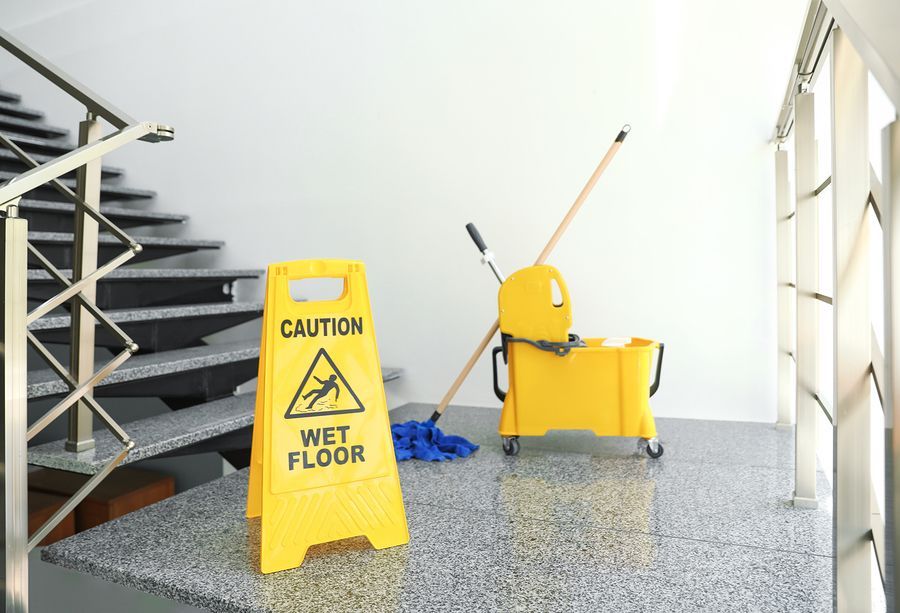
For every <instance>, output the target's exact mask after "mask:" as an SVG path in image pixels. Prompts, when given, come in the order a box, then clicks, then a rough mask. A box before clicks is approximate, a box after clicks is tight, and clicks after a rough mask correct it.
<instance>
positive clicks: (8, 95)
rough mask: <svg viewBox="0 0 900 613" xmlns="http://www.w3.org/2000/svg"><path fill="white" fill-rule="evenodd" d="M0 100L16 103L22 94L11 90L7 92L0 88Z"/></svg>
mask: <svg viewBox="0 0 900 613" xmlns="http://www.w3.org/2000/svg"><path fill="white" fill-rule="evenodd" d="M0 100H3V101H5V102H12V103H18V102H19V101H21V100H22V96H20V95H19V94H16V93H13V92H8V91H6V90H5V89H0Z"/></svg>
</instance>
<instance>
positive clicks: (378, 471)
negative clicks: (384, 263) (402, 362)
mask: <svg viewBox="0 0 900 613" xmlns="http://www.w3.org/2000/svg"><path fill="white" fill-rule="evenodd" d="M307 278H340V279H343V281H344V290H343V293H342V294H341V296H340V297H338V298H336V299H334V300H326V301H310V302H297V301H295V300H294V299H293V298H291V294H290V289H289V285H290V282H291V281H294V280H300V279H307ZM247 517H261V522H260V523H261V538H260V568H261V570H262V572H264V573H271V572H275V571H279V570H285V569H288V568H294V567H296V566H299V565H300V564H301V563H302V562H303V558H304V556H305V555H306V550H307V549H308V548H309V546H310V545H315V544H317V543H324V542H327V541H334V540H338V539H343V538H349V537H353V536H365V537H367V538H368V539H369V542H371V543H372V545H373V546H374V547H375V548H377V549H383V548H385V547H393V546H395V545H402V544H404V543H407V542H408V541H409V533H408V532H407V527H406V513H405V511H404V509H403V499H402V496H401V494H400V479H399V477H398V475H397V463H396V460H395V459H394V447H393V442H392V440H391V431H390V424H389V421H388V414H387V404H386V402H385V397H384V384H383V382H382V378H381V365H380V363H379V360H378V350H377V347H376V345H375V333H374V330H373V329H372V313H371V310H370V309H369V295H368V289H367V287H366V274H365V267H364V266H363V264H362V263H361V262H354V261H347V260H300V261H296V262H286V263H282V264H272V265H271V266H269V269H268V274H267V276H266V303H265V309H264V314H263V336H262V344H261V347H260V356H259V383H258V388H257V392H256V411H255V421H254V425H253V449H252V454H251V461H250V486H249V490H248V493H247Z"/></svg>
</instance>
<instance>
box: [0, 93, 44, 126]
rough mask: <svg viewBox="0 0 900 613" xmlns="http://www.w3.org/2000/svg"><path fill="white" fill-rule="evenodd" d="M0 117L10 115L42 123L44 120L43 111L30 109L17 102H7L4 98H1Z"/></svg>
mask: <svg viewBox="0 0 900 613" xmlns="http://www.w3.org/2000/svg"><path fill="white" fill-rule="evenodd" d="M0 115H9V116H10V117H18V118H20V119H30V120H32V121H40V120H42V119H43V118H44V114H43V113H42V112H41V111H38V110H36V109H30V108H28V107H27V106H22V105H21V104H19V103H17V102H13V103H11V102H7V101H6V100H3V99H2V98H0Z"/></svg>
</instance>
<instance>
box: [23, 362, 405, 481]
mask: <svg viewBox="0 0 900 613" xmlns="http://www.w3.org/2000/svg"><path fill="white" fill-rule="evenodd" d="M401 372H402V371H401V369H399V368H382V369H381V376H382V379H383V380H384V381H392V380H394V379H396V378H397V377H399V376H400V373H401ZM255 402H256V392H246V393H243V394H236V395H234V396H229V397H227V398H220V399H218V400H213V401H211V402H205V403H203V404H199V405H197V406H193V407H189V408H187V409H182V410H180V411H172V412H171V413H163V414H161V415H153V416H151V417H147V418H144V419H138V420H135V421H132V422H128V423H126V424H123V425H122V427H123V428H124V430H125V431H126V432H127V433H128V436H129V437H131V439H132V440H133V441H134V442H135V446H134V448H133V449H132V450H131V452H130V453H129V454H128V455H127V456H126V457H125V459H124V460H123V461H122V464H130V463H132V462H138V461H140V460H146V459H147V458H151V457H154V456H158V455H161V454H163V453H167V452H169V451H174V450H176V449H182V448H184V447H188V446H190V445H193V444H195V443H199V442H201V441H205V440H208V439H211V438H214V437H217V436H221V435H223V434H228V433H229V432H234V431H235V430H240V429H241V428H246V427H247V426H250V425H252V424H253V409H254V404H255ZM94 443H95V445H94V448H93V449H90V450H88V451H84V452H81V453H73V452H71V451H66V448H65V440H64V439H60V440H57V441H52V442H49V443H43V444H41V445H35V446H34V447H30V448H29V449H28V463H29V464H32V465H35V466H45V467H47V468H57V469H59V470H67V471H69V472H76V473H82V474H86V475H90V474H94V473H97V472H99V471H100V469H101V468H103V466H105V465H106V464H107V463H108V462H109V461H110V460H111V459H112V458H113V457H115V456H116V455H118V454H119V453H120V452H121V451H122V444H121V443H120V442H119V441H118V439H116V438H115V437H114V436H113V435H112V434H110V432H109V430H107V429H105V428H101V429H98V430H95V431H94Z"/></svg>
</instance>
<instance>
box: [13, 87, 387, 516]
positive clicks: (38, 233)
mask: <svg viewBox="0 0 900 613" xmlns="http://www.w3.org/2000/svg"><path fill="white" fill-rule="evenodd" d="M0 132H2V133H3V134H5V135H6V136H7V137H8V138H9V139H10V140H12V141H13V142H14V143H16V144H17V145H18V146H19V147H21V148H22V149H23V150H25V151H26V152H28V153H29V154H30V155H31V156H32V157H33V158H34V159H35V160H36V161H38V162H41V163H43V162H46V161H49V160H51V159H53V158H56V157H58V156H60V155H64V154H66V153H68V152H70V151H71V150H73V149H74V147H75V145H74V144H72V143H71V142H70V140H69V138H70V135H69V132H68V131H67V130H65V129H62V128H58V127H55V126H52V125H48V124H47V123H45V122H44V115H43V113H41V112H40V111H38V110H34V109H32V108H28V107H26V106H23V105H22V104H21V99H20V96H19V95H17V94H15V93H12V92H8V91H4V90H2V89H0ZM26 170H28V167H27V166H26V165H25V164H23V163H22V162H21V161H20V160H19V158H18V157H17V156H16V155H14V154H13V153H12V152H11V151H9V150H7V149H5V148H2V147H0V183H2V182H5V181H7V180H9V179H12V178H13V177H16V176H17V175H19V174H20V173H22V172H24V171H26ZM124 175H125V171H124V170H123V169H121V168H116V167H112V166H105V165H104V166H103V168H102V186H101V189H100V194H101V205H100V212H101V213H103V214H104V215H106V217H108V218H109V219H110V220H111V221H113V222H114V223H116V224H117V225H118V226H119V227H121V228H126V229H129V233H130V234H131V235H132V237H133V238H134V240H135V242H137V243H139V244H140V245H141V246H142V247H143V249H142V250H141V251H140V253H138V254H137V255H136V256H135V257H134V258H133V259H131V260H130V261H129V262H128V265H127V266H124V267H121V268H118V269H116V270H114V271H112V272H111V273H109V274H108V275H106V276H105V277H103V278H102V279H101V280H100V281H99V283H98V284H97V296H96V304H97V306H98V307H99V308H100V309H103V310H104V311H105V312H106V314H107V315H108V316H109V318H110V319H111V320H112V321H114V322H115V323H116V324H118V325H119V326H120V327H121V328H122V329H123V330H124V331H125V332H126V333H127V334H128V335H129V336H130V337H131V338H132V339H134V341H135V342H136V343H137V344H138V345H139V347H140V349H139V351H138V353H137V354H136V355H135V356H134V357H132V358H131V359H129V360H127V361H126V362H125V363H124V364H123V365H122V366H121V367H119V368H118V369H117V370H114V371H113V372H112V373H111V374H110V375H109V376H107V377H106V378H104V379H103V380H101V381H100V382H99V383H98V384H97V385H96V387H95V388H94V396H95V397H97V398H102V397H110V396H114V397H117V398H141V397H149V398H159V399H161V400H162V401H163V402H165V403H166V404H167V405H168V406H169V407H170V408H171V409H172V411H171V412H170V413H166V414H162V415H156V416H153V417H149V418H145V419H139V420H136V421H131V422H129V423H125V424H123V427H124V428H125V430H127V432H128V434H129V436H130V437H131V438H132V440H133V441H134V447H133V448H132V449H131V451H130V452H129V453H128V455H127V456H126V457H125V459H124V460H123V461H122V464H127V463H132V462H137V461H140V460H145V459H148V458H153V457H163V456H168V457H172V456H187V455H191V454H196V453H207V452H211V451H212V452H219V453H221V454H222V455H223V456H224V457H225V458H226V459H228V460H229V461H230V462H231V463H232V464H233V465H234V466H235V467H236V468H243V467H245V466H247V465H248V464H249V448H250V434H251V428H252V424H253V405H254V393H253V392H245V393H236V390H237V388H238V386H240V385H241V384H244V383H247V382H248V381H250V380H252V379H253V378H254V377H256V370H257V359H258V357H259V343H258V341H240V342H221V343H213V344H209V343H207V342H206V340H205V339H206V338H207V337H208V336H210V335H212V334H215V333H218V332H222V331H224V330H227V329H229V328H232V327H234V326H237V325H239V324H243V323H246V322H249V321H254V320H259V318H260V317H261V315H262V310H263V304H262V302H260V301H253V302H238V301H236V300H235V293H234V288H235V285H236V284H237V283H238V282H239V281H241V280H252V279H258V278H259V277H260V276H261V275H262V272H263V271H261V270H206V269H192V268H150V267H145V266H148V265H151V266H152V262H153V261H155V260H158V259H162V258H169V257H171V256H178V255H182V254H187V253H192V252H197V251H201V250H219V249H222V248H223V247H224V243H222V242H221V241H214V240H197V239H185V238H168V237H161V236H156V235H154V236H141V232H140V229H141V228H150V227H155V228H158V227H165V226H174V225H181V224H186V223H187V222H188V218H187V216H185V215H182V214H173V213H161V212H156V211H152V210H148V209H147V207H146V206H141V207H140V208H136V207H135V206H134V205H136V204H139V205H146V204H147V203H149V202H150V201H152V199H153V197H154V196H155V192H154V191H152V190H147V189H138V188H134V187H130V186H125V185H123V184H122V181H123V178H124ZM60 181H61V183H62V184H63V185H65V186H66V187H68V188H69V189H71V190H73V191H74V190H75V189H76V184H75V178H74V172H73V173H69V174H68V175H66V176H64V177H63V178H61V179H60ZM74 210H75V207H74V205H73V204H71V203H70V202H69V201H68V200H67V199H66V198H64V197H63V196H62V195H61V194H60V192H59V191H58V189H57V188H54V187H53V186H51V185H49V184H47V185H43V186H41V187H39V188H37V189H34V190H33V191H31V192H29V193H28V194H26V195H25V197H24V198H23V199H22V200H21V202H20V203H19V216H20V217H24V218H26V219H27V220H28V240H29V242H30V243H31V244H33V245H34V246H35V247H37V248H38V249H39V250H40V252H41V253H43V254H44V255H45V256H46V257H47V259H49V260H50V262H51V263H52V264H53V265H54V266H56V267H57V268H61V269H63V271H62V272H63V274H64V275H65V276H67V277H68V278H71V267H72V265H73V259H74V253H73V231H74V227H73V212H74ZM121 250H122V246H121V243H120V242H119V241H118V240H117V239H116V238H115V237H113V236H110V235H105V234H101V235H100V240H99V249H98V265H102V264H104V263H105V262H108V261H110V260H111V259H112V258H114V257H115V256H116V255H117V254H119V253H120V252H121ZM148 263H150V264H148ZM135 265H137V266H135ZM29 268H30V270H29V271H28V277H27V279H28V301H29V308H33V307H34V306H36V305H37V304H39V303H41V302H42V301H44V300H47V299H48V298H50V297H51V296H53V295H55V294H56V293H57V292H58V291H59V289H60V286H59V284H58V283H57V282H56V281H55V280H54V279H53V278H52V277H51V276H50V274H49V273H47V272H46V271H44V270H41V269H39V267H38V263H37V262H36V261H32V259H31V258H30V259H29ZM70 325H71V317H70V315H69V313H68V311H67V310H66V309H57V310H55V311H54V312H52V313H50V314H48V315H46V316H44V317H42V318H40V319H38V320H37V321H35V322H33V323H31V324H30V325H29V327H28V330H29V332H31V333H32V334H33V335H34V336H35V337H36V338H37V339H38V340H40V341H41V342H43V343H45V344H47V345H48V346H49V347H51V348H54V347H55V348H56V349H58V350H59V355H60V356H62V355H66V351H65V349H66V347H65V346H67V345H68V344H69V342H70V339H71V330H70ZM95 344H96V346H98V347H103V348H108V349H110V350H113V351H114V350H116V349H120V348H121V340H120V339H119V338H118V337H116V336H114V335H113V334H111V333H110V332H109V331H108V330H107V329H106V328H104V327H102V326H99V325H98V326H97V328H96V341H95ZM399 376H400V371H399V370H397V369H384V371H383V378H384V380H385V381H388V380H392V379H396V378H397V377H399ZM68 392H69V387H68V386H67V385H66V383H65V382H64V381H63V380H61V379H60V378H59V377H58V376H57V375H56V373H55V372H53V371H52V370H50V369H38V370H30V371H29V373H28V386H27V396H28V400H29V401H37V400H41V399H49V398H60V397H62V396H64V395H65V394H67V393H68ZM94 439H95V447H94V448H93V449H90V450H88V451H85V452H80V453H75V452H70V451H67V450H66V448H65V441H64V440H57V441H52V442H45V443H42V444H38V445H32V446H31V447H29V449H28V463H29V464H30V465H33V466H43V467H49V468H55V469H61V470H66V471H71V472H77V473H82V474H97V473H99V472H100V471H102V470H103V469H104V467H105V466H107V465H108V464H109V463H110V461H111V460H113V459H114V458H115V457H116V456H118V455H119V454H120V453H121V452H122V444H121V442H120V441H119V440H118V439H116V438H115V437H114V436H113V435H112V434H111V433H110V432H109V431H108V430H106V429H104V428H98V429H97V430H95V433H94ZM101 529H102V528H101Z"/></svg>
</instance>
